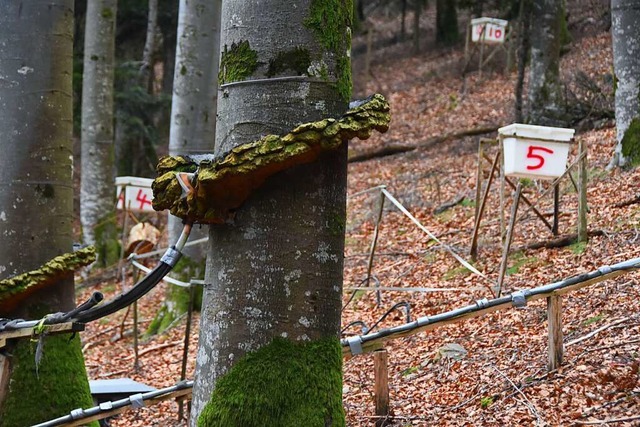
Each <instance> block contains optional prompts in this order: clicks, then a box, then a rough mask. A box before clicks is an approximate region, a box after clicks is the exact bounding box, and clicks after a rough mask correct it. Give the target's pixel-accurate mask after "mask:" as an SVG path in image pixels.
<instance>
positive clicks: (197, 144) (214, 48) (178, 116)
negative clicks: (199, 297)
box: [151, 0, 222, 332]
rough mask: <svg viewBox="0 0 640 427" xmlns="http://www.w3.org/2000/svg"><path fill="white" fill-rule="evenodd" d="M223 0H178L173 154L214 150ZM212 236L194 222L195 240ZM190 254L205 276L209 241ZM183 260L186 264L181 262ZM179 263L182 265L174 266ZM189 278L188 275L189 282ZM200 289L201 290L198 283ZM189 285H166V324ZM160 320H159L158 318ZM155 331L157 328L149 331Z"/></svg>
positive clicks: (173, 220) (172, 225) (182, 307)
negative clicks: (195, 225)
mask: <svg viewBox="0 0 640 427" xmlns="http://www.w3.org/2000/svg"><path fill="white" fill-rule="evenodd" d="M221 8H222V1H221V0H216V1H213V2H212V1H187V0H181V1H180V9H179V12H178V37H177V42H176V61H175V69H174V80H173V97H172V105H171V128H170V134H169V154H170V155H172V156H175V155H181V154H187V155H188V154H201V153H211V152H213V147H214V142H215V133H216V111H217V102H218V69H219V67H218V64H219V59H220V13H221ZM167 229H168V236H169V242H175V241H176V240H177V239H178V237H179V236H180V233H181V232H182V220H181V219H180V218H177V217H175V216H173V215H171V214H169V220H168V227H167ZM207 235H208V228H207V227H194V228H193V229H192V231H191V239H192V240H197V239H200V238H203V237H206V236H207ZM184 254H185V255H186V256H188V257H189V258H190V262H189V267H196V264H201V265H202V268H188V269H186V270H185V271H184V272H185V273H193V274H196V275H198V277H193V278H197V279H201V278H202V276H201V275H200V274H203V273H204V263H205V258H206V245H204V244H202V245H197V246H191V247H188V248H185V250H184ZM183 265H184V264H183ZM176 267H177V268H180V267H181V265H178V266H176ZM189 279H191V278H187V281H188V280H189ZM197 290H198V292H199V291H200V290H201V288H200V287H198V289H197ZM188 295H189V290H188V289H186V288H179V287H176V286H173V287H170V288H168V289H167V292H166V295H165V301H164V303H163V307H162V308H161V310H160V312H158V314H157V317H162V318H163V319H162V320H161V321H160V322H158V321H155V322H154V323H153V324H154V325H158V326H159V329H158V330H157V331H156V332H161V331H162V329H164V328H163V327H162V325H165V326H166V325H169V324H171V322H172V321H173V319H176V318H178V317H179V316H180V315H181V314H182V313H184V312H185V311H186V309H187V307H188V306H187V304H185V302H186V301H188ZM158 320H159V319H158ZM151 332H153V331H151Z"/></svg>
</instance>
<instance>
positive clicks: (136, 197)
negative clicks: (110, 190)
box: [116, 176, 155, 212]
mask: <svg viewBox="0 0 640 427" xmlns="http://www.w3.org/2000/svg"><path fill="white" fill-rule="evenodd" d="M151 183H153V179H151V178H139V177H137V176H117V177H116V197H117V198H118V204H117V205H116V209H120V210H123V209H124V208H125V206H126V209H127V210H128V211H134V212H155V211H154V210H153V207H152V206H151V201H152V200H153V191H152V190H151ZM123 190H124V191H123Z"/></svg>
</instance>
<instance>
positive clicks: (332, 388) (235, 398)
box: [198, 338, 345, 427]
mask: <svg viewBox="0 0 640 427" xmlns="http://www.w3.org/2000/svg"><path fill="white" fill-rule="evenodd" d="M267 425H268V426H279V427H298V426H305V427H325V426H331V427H339V426H344V425H345V419H344V409H343V407H342V351H341V347H340V342H339V340H338V339H335V338H326V339H322V340H318V341H311V342H291V341H289V340H286V339H283V338H276V339H274V340H273V341H272V342H271V343H270V344H268V345H266V346H264V347H262V348H261V349H259V350H257V351H255V352H252V353H249V354H247V355H246V356H245V357H244V358H242V359H240V360H239V361H238V362H237V363H236V364H235V365H234V366H233V367H231V369H230V370H229V372H227V373H226V374H225V375H224V376H222V377H221V378H219V379H218V380H217V381H216V386H215V389H214V390H213V392H212V394H211V399H210V400H209V402H208V403H207V404H206V406H205V407H204V409H203V410H202V413H201V414H200V417H199V418H198V427H218V426H220V427H223V426H224V427H234V426H238V427H254V426H255V427H259V426H260V427H261V426H267Z"/></svg>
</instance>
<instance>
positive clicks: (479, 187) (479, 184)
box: [475, 138, 484, 221]
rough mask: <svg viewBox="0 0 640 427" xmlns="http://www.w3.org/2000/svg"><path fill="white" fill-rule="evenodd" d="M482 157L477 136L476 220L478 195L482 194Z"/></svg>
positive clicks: (476, 217)
mask: <svg viewBox="0 0 640 427" xmlns="http://www.w3.org/2000/svg"><path fill="white" fill-rule="evenodd" d="M483 157H484V146H483V144H482V138H478V168H477V169H476V209H475V219H476V221H477V220H478V211H479V210H480V197H481V195H482V158H483Z"/></svg>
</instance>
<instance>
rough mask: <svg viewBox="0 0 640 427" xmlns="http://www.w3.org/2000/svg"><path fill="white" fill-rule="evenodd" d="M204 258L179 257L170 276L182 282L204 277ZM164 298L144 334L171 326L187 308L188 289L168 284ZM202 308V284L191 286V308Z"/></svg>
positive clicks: (160, 330)
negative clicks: (198, 259)
mask: <svg viewBox="0 0 640 427" xmlns="http://www.w3.org/2000/svg"><path fill="white" fill-rule="evenodd" d="M205 261H206V259H202V261H200V262H197V261H193V260H191V259H190V258H189V257H187V256H183V257H182V258H180V261H178V263H177V264H176V266H175V267H173V269H172V270H171V277H173V278H175V279H178V280H180V281H182V282H186V283H189V281H190V280H191V279H194V278H202V277H204V269H205ZM167 286H169V288H167V293H166V295H165V300H164V301H163V303H162V307H160V310H158V313H157V314H156V317H155V318H154V319H153V320H152V321H151V323H150V324H149V328H147V332H146V334H145V335H146V336H151V335H155V334H158V333H162V332H164V331H165V330H166V329H167V328H169V327H171V326H172V325H173V324H174V322H176V320H178V319H179V318H180V316H182V315H183V314H184V313H186V312H187V311H188V310H189V295H190V292H191V291H190V289H189V288H183V287H180V286H176V285H172V284H168V285H167ZM201 308H202V286H195V287H194V288H193V309H194V310H196V311H200V309H201Z"/></svg>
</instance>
